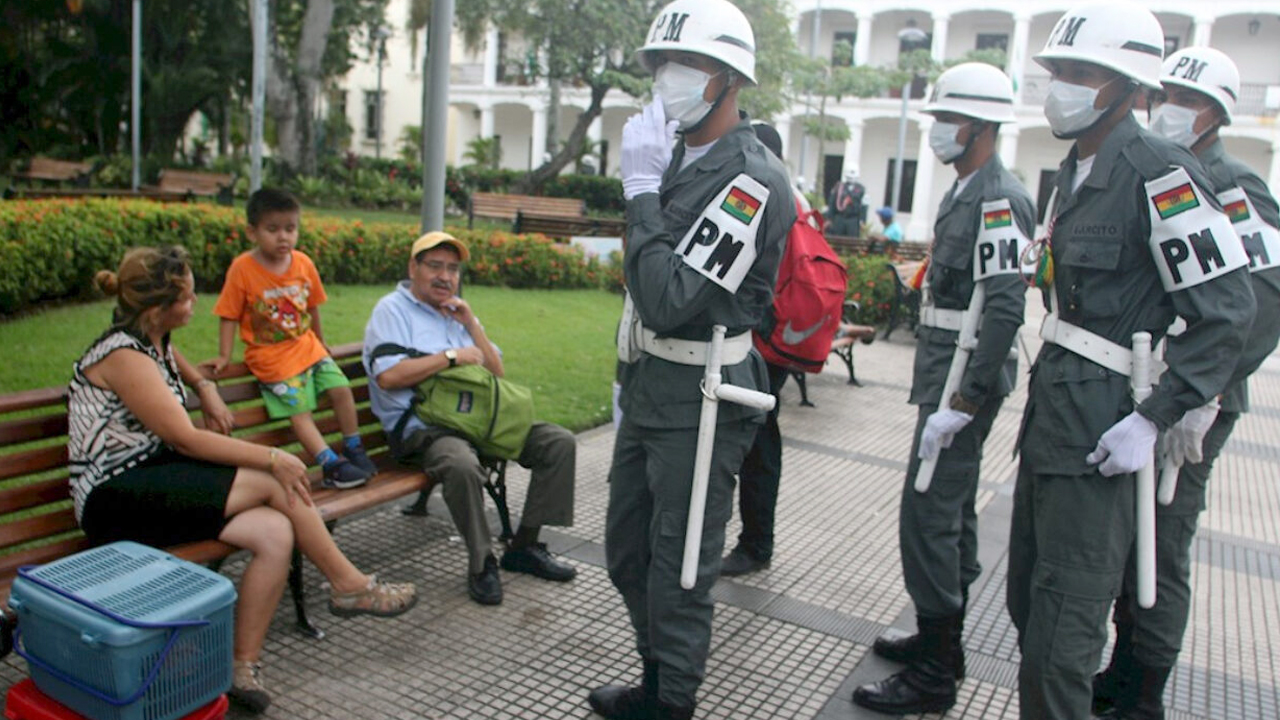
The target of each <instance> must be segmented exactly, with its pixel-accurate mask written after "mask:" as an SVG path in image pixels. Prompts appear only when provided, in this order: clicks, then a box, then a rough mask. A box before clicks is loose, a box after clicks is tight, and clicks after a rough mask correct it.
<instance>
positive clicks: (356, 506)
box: [316, 468, 427, 520]
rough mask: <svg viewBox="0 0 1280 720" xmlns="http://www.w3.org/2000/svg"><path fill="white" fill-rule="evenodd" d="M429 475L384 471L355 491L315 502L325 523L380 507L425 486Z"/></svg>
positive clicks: (396, 470) (397, 470)
mask: <svg viewBox="0 0 1280 720" xmlns="http://www.w3.org/2000/svg"><path fill="white" fill-rule="evenodd" d="M426 484H427V476H426V475H423V474H422V471H420V470H412V469H409V468H403V469H400V468H397V469H394V470H383V471H382V472H381V473H379V474H378V476H377V477H376V478H374V480H372V481H371V482H369V483H368V484H367V485H363V486H361V487H360V488H359V489H358V490H356V491H350V490H332V491H327V492H329V493H330V494H329V495H327V496H321V497H320V498H317V500H316V506H317V507H319V508H320V516H321V517H323V518H324V519H325V520H337V519H340V518H343V517H346V516H348V515H351V514H352V513H357V512H360V511H361V510H367V509H369V508H372V507H377V506H378V505H381V504H383V503H386V502H390V501H392V500H395V499H396V498H399V497H404V496H405V495H408V494H409V493H412V492H416V491H418V490H421V489H422V488H424V487H426Z"/></svg>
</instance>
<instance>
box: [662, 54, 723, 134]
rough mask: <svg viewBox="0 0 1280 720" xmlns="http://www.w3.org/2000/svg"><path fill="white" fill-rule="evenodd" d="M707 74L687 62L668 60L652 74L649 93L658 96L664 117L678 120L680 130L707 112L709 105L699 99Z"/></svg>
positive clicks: (709, 108) (696, 122)
mask: <svg viewBox="0 0 1280 720" xmlns="http://www.w3.org/2000/svg"><path fill="white" fill-rule="evenodd" d="M709 82H711V75H709V74H707V73H705V72H703V71H701V70H698V69H697V68H691V67H689V66H688V65H681V64H680V63H674V62H668V63H664V64H663V65H662V67H660V68H658V72H657V73H655V74H654V76H653V94H654V95H657V96H659V97H661V98H662V108H663V110H665V111H666V113H667V119H668V120H678V121H679V122H680V128H679V129H680V130H688V129H689V128H691V127H693V126H694V125H697V124H698V123H699V122H701V121H702V119H703V118H704V117H706V116H707V113H709V112H711V107H712V104H711V103H709V102H707V101H706V100H703V99H702V96H703V95H704V94H706V91H707V83H709Z"/></svg>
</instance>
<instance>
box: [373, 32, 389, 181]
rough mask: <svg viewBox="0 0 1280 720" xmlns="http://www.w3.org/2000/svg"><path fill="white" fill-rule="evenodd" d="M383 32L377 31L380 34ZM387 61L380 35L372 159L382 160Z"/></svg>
mask: <svg viewBox="0 0 1280 720" xmlns="http://www.w3.org/2000/svg"><path fill="white" fill-rule="evenodd" d="M382 32H383V31H381V30H379V33H380V34H381V33H382ZM386 60H387V38H386V36H385V35H382V37H380V38H379V39H378V104H377V105H376V106H375V110H374V119H375V120H376V121H377V123H378V126H377V128H376V130H377V133H376V134H375V135H374V138H373V157H374V159H375V160H381V159H382V65H383V63H385V62H386Z"/></svg>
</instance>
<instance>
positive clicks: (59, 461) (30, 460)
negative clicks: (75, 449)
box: [0, 445, 67, 480]
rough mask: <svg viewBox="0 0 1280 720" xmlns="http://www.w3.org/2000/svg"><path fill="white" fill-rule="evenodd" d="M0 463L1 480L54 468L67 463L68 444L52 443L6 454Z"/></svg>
mask: <svg viewBox="0 0 1280 720" xmlns="http://www.w3.org/2000/svg"><path fill="white" fill-rule="evenodd" d="M3 457H4V462H3V463H0V480H8V479H9V478H15V477H20V476H22V475H29V474H31V473H36V472H41V471H43V470H52V469H54V468H58V467H63V466H65V465H66V464H67V446H66V445H50V446H49V447H42V448H35V449H33V450H23V451H21V452H16V453H12V454H9V455H5V456H3Z"/></svg>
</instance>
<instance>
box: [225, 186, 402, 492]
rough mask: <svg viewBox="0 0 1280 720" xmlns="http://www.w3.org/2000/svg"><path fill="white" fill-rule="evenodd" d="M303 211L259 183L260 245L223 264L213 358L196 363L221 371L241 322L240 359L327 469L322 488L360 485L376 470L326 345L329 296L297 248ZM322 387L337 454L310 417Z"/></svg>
mask: <svg viewBox="0 0 1280 720" xmlns="http://www.w3.org/2000/svg"><path fill="white" fill-rule="evenodd" d="M301 209H302V208H301V206H300V205H299V204H298V201H297V199H295V198H294V197H293V196H292V195H290V194H289V193H287V192H285V191H283V190H273V189H269V188H263V189H261V190H259V191H257V192H255V193H254V194H253V195H252V196H251V197H250V198H249V204H248V207H247V208H246V212H247V214H248V217H249V227H248V235H249V239H251V240H253V241H254V242H255V243H256V244H257V247H256V248H254V249H253V250H250V251H248V252H245V253H242V254H241V255H240V256H239V257H237V258H236V259H235V260H233V261H232V263H231V267H230V268H228V269H227V279H226V281H225V282H224V283H223V286H222V294H221V295H219V296H218V303H217V305H215V306H214V308H213V313H214V314H215V315H217V316H218V317H220V318H222V322H221V324H220V327H219V333H218V357H217V358H216V359H213V360H206V361H205V362H203V363H201V364H200V365H201V367H202V368H205V369H207V370H209V371H210V372H211V374H213V375H214V376H215V377H216V376H217V375H218V374H220V373H221V372H222V371H223V369H225V368H226V366H227V363H229V362H230V361H231V351H232V349H233V347H234V346H235V333H236V325H239V326H240V337H241V338H242V339H243V340H244V343H245V351H244V363H245V365H247V366H248V367H249V370H250V372H252V373H253V375H254V377H256V378H257V379H258V383H259V386H260V389H261V391H262V399H263V404H264V405H265V406H266V409H267V414H268V415H269V416H270V417H272V418H284V417H287V418H289V422H290V424H291V425H292V426H293V431H294V433H295V434H296V435H297V436H298V440H299V441H301V442H302V447H303V448H305V449H306V451H307V452H309V453H311V456H312V457H314V458H315V459H316V462H318V463H320V466H321V467H323V468H324V484H325V485H326V486H327V487H335V488H342V489H345V488H353V487H359V486H360V485H363V484H365V482H367V481H368V479H369V478H370V477H371V476H372V475H373V474H374V473H375V472H376V471H377V468H376V467H375V466H374V464H373V461H371V460H370V459H369V456H368V455H367V454H366V453H365V451H364V445H363V444H362V443H361V441H360V428H359V425H358V424H357V422H356V404H355V397H354V396H353V395H352V394H351V386H350V382H349V381H348V380H347V377H346V375H343V374H342V369H341V368H339V367H338V364H337V363H336V362H334V361H333V358H331V357H329V350H328V348H327V347H326V346H325V343H324V338H323V335H322V331H321V329H320V305H321V303H323V302H324V301H325V299H326V296H325V292H324V286H323V285H321V284H320V275H319V274H318V273H317V272H316V267H315V265H314V264H312V262H311V258H309V257H307V255H306V254H305V253H302V252H300V251H298V250H295V249H294V245H296V244H297V242H298V220H299V216H300V214H301ZM322 392H328V393H329V400H330V401H332V402H333V409H334V414H335V415H336V416H337V418H338V425H339V427H340V428H341V429H342V435H343V451H342V455H339V454H337V453H335V452H334V451H333V449H332V448H330V447H329V446H328V444H326V443H325V441H324V437H323V436H322V435H321V434H320V430H319V428H317V427H316V423H315V420H314V419H312V417H311V411H312V410H314V409H315V407H316V397H317V396H318V395H319V394H320V393H322Z"/></svg>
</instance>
